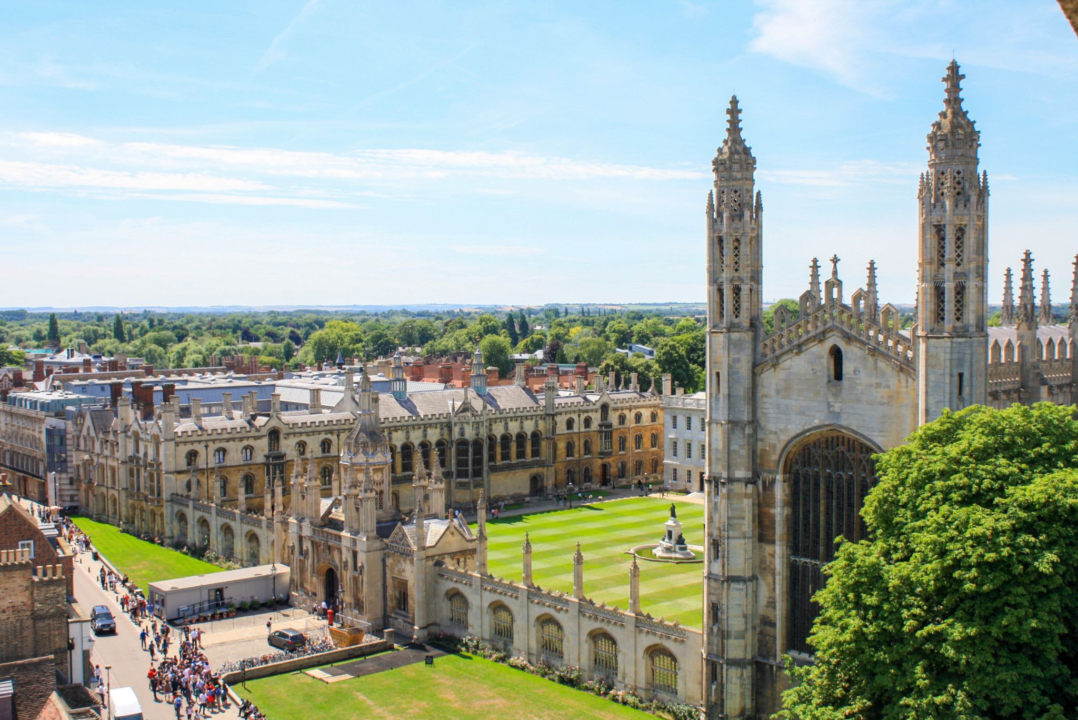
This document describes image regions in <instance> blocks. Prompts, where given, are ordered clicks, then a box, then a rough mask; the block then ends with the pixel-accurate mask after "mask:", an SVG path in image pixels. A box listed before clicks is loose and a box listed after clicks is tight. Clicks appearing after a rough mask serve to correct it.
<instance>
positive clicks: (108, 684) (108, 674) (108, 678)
mask: <svg viewBox="0 0 1078 720" xmlns="http://www.w3.org/2000/svg"><path fill="white" fill-rule="evenodd" d="M111 691H112V666H111V665H106V666H105V697H108V696H109V693H110V692H111Z"/></svg>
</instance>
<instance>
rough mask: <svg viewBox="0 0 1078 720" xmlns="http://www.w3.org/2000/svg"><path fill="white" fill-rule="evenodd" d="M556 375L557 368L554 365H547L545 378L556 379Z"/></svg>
mask: <svg viewBox="0 0 1078 720" xmlns="http://www.w3.org/2000/svg"><path fill="white" fill-rule="evenodd" d="M558 373H559V370H558V366H557V365H555V364H554V363H550V364H549V365H547V366H546V374H547V377H554V378H556V377H558Z"/></svg>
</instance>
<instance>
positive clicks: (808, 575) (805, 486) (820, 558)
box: [785, 432, 876, 654]
mask: <svg viewBox="0 0 1078 720" xmlns="http://www.w3.org/2000/svg"><path fill="white" fill-rule="evenodd" d="M873 452H875V451H874V450H873V449H872V448H870V447H868V446H867V445H865V444H864V443H862V442H861V441H859V440H857V439H856V438H853V437H851V436H849V435H845V434H843V433H837V432H836V433H825V434H822V435H820V436H817V437H816V439H814V440H810V441H808V442H806V443H805V444H804V445H802V446H801V447H799V448H798V449H797V450H795V451H794V452H792V453H791V454H790V455H789V457H788V459H787V460H786V463H785V475H786V477H788V478H789V479H790V498H791V505H792V507H791V509H790V512H791V516H792V523H791V528H790V555H789V577H790V583H789V593H790V599H789V603H788V605H787V607H788V608H789V610H788V612H789V625H788V627H789V628H790V630H789V635H788V639H787V641H786V642H787V645H786V647H788V648H790V649H793V650H797V651H800V652H803V653H805V654H811V653H812V648H811V646H810V645H809V644H808V635H809V632H810V631H811V629H812V623H813V621H814V620H815V619H816V615H817V613H818V611H819V607H818V606H817V605H816V603H815V602H813V601H812V597H813V595H815V594H816V591H817V590H819V589H820V588H821V587H823V584H824V575H823V566H824V565H826V564H827V563H829V562H831V561H832V560H833V559H834V557H835V542H834V538H836V537H838V536H840V535H841V536H843V537H845V538H846V539H848V540H850V541H852V542H857V541H859V540H862V539H864V537H865V527H864V521H863V520H862V519H861V508H862V506H863V505H864V500H865V496H866V495H868V492H869V490H871V489H872V487H873V486H875V484H876V465H875V463H874V462H873V461H872V454H873Z"/></svg>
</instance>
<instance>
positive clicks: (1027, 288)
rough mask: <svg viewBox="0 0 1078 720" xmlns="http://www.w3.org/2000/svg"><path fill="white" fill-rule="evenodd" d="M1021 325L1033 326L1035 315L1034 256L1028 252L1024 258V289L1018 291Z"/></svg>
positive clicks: (1018, 319) (1018, 318) (1019, 321)
mask: <svg viewBox="0 0 1078 720" xmlns="http://www.w3.org/2000/svg"><path fill="white" fill-rule="evenodd" d="M1016 319H1017V321H1018V324H1019V325H1022V324H1025V325H1033V324H1034V319H1035V313H1034V312H1033V254H1032V253H1030V252H1029V250H1026V252H1025V254H1024V255H1023V256H1022V287H1021V288H1020V289H1019V291H1018V316H1017V318H1016Z"/></svg>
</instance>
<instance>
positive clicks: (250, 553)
mask: <svg viewBox="0 0 1078 720" xmlns="http://www.w3.org/2000/svg"><path fill="white" fill-rule="evenodd" d="M261 557H262V543H260V542H259V541H258V535H256V534H255V532H254V531H253V530H252V531H250V532H249V533H247V564H248V565H258V564H259V561H260V559H261Z"/></svg>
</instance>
